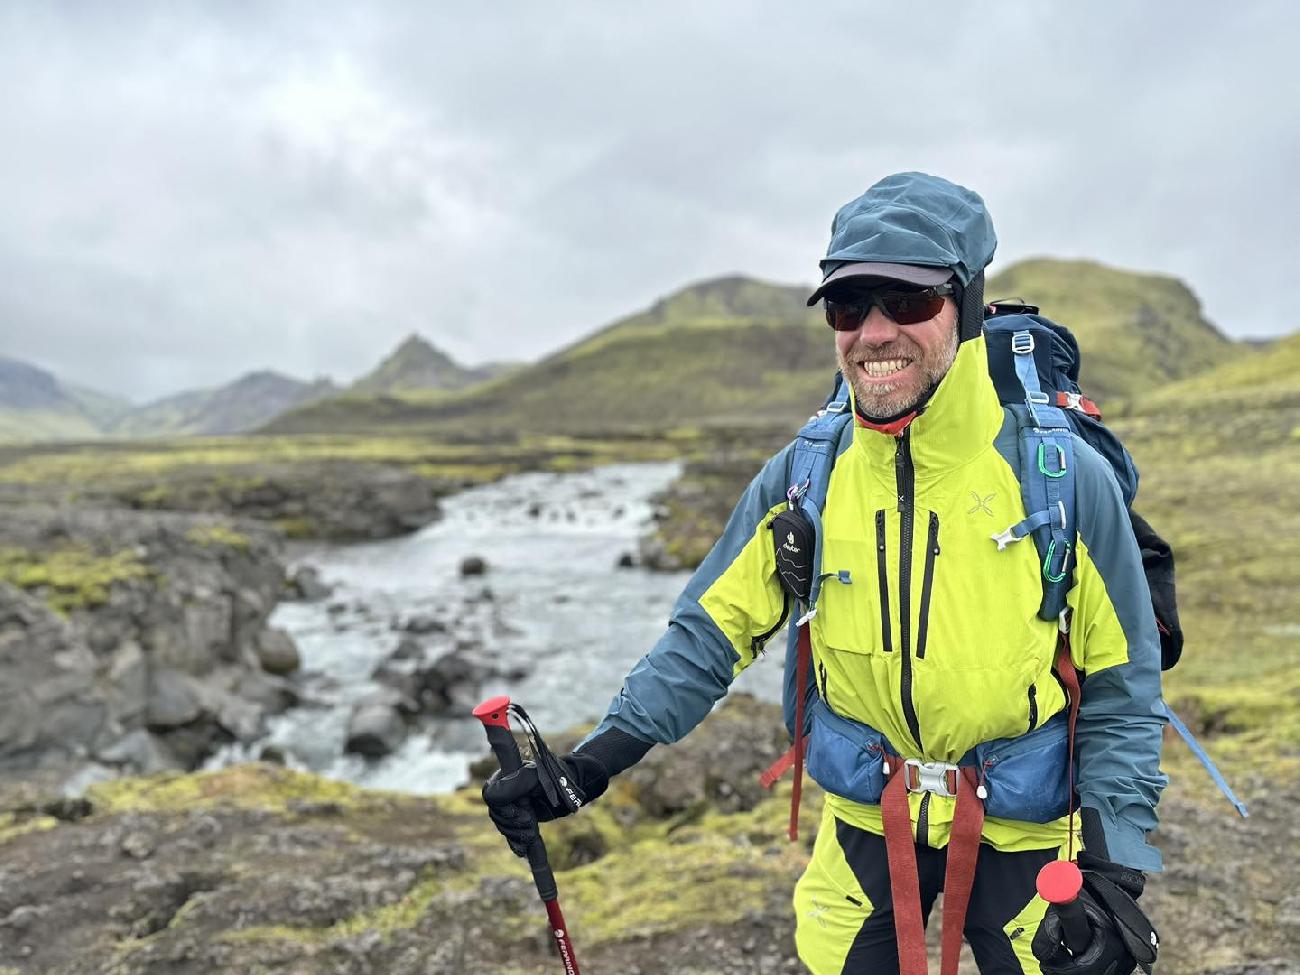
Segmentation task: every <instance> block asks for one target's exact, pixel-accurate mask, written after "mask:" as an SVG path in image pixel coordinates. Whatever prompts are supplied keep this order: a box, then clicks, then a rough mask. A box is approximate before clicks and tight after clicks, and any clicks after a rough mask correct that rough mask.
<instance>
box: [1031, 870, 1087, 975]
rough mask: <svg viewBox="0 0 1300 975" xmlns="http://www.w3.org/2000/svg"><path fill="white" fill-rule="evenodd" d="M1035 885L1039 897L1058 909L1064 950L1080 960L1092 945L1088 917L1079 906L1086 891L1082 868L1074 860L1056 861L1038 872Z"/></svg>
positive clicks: (1081, 906)
mask: <svg viewBox="0 0 1300 975" xmlns="http://www.w3.org/2000/svg"><path fill="white" fill-rule="evenodd" d="M1036 885H1037V887H1038V896H1039V897H1041V898H1042V899H1043V900H1045V901H1047V903H1049V904H1055V905H1056V908H1057V914H1059V915H1060V918H1061V928H1062V934H1063V935H1064V939H1063V941H1064V944H1065V947H1066V948H1067V949H1069V952H1070V954H1072V955H1075V956H1078V954H1079V953H1080V952H1082V951H1084V950H1086V949H1087V947H1088V945H1089V943H1090V942H1091V941H1092V927H1091V926H1090V925H1089V924H1088V915H1087V914H1085V913H1084V911H1083V905H1082V904H1080V903H1079V891H1081V890H1082V889H1083V873H1082V871H1080V870H1079V865H1078V864H1077V863H1075V862H1074V861H1073V860H1053V861H1052V862H1051V863H1048V864H1045V865H1044V866H1043V869H1042V870H1039V871H1038V880H1037V881H1036Z"/></svg>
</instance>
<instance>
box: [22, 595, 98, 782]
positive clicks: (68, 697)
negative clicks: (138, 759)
mask: <svg viewBox="0 0 1300 975" xmlns="http://www.w3.org/2000/svg"><path fill="white" fill-rule="evenodd" d="M95 674H96V662H95V658H94V656H93V654H92V653H91V652H90V650H89V649H88V648H87V647H86V645H85V643H84V642H83V641H82V640H81V639H80V637H79V635H78V634H77V633H76V631H75V630H74V629H73V628H72V627H71V626H69V625H68V623H67V622H66V621H64V620H63V619H61V618H60V617H59V616H58V615H57V614H55V613H54V612H53V611H51V610H50V609H49V608H48V607H47V606H46V605H45V604H44V603H42V602H41V601H40V600H38V599H36V598H34V597H32V596H29V595H27V594H26V593H24V592H22V591H21V590H19V589H16V588H14V587H13V586H10V585H9V584H7V583H4V582H0V768H6V769H14V768H17V769H22V768H35V767H37V766H38V765H48V764H52V763H57V762H58V761H61V760H69V759H78V758H80V757H82V756H84V755H86V754H88V753H89V751H90V750H91V748H92V746H93V745H94V743H95V742H96V741H97V740H98V738H99V736H100V734H101V732H103V731H104V730H105V729H106V727H107V725H108V724H109V720H110V715H109V711H108V705H107V703H106V702H105V700H104V698H103V696H102V694H101V693H100V692H99V691H98V689H97V687H96V684H95Z"/></svg>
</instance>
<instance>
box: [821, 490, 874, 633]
mask: <svg viewBox="0 0 1300 975" xmlns="http://www.w3.org/2000/svg"><path fill="white" fill-rule="evenodd" d="M880 516H881V517H880V524H881V525H882V526H883V524H884V518H883V516H884V512H883V511H882V512H880ZM883 539H884V533H883V527H882V529H881V532H880V535H879V538H878V539H877V540H876V541H871V540H866V541H864V540H862V539H849V538H833V537H829V536H828V537H827V538H826V541H825V542H824V543H823V551H822V572H823V573H825V574H826V578H825V579H824V580H823V581H822V587H821V595H820V597H819V599H818V600H817V615H816V616H815V617H814V618H813V629H814V631H815V635H816V636H818V637H820V639H819V641H818V642H819V643H821V645H823V646H825V647H826V648H828V649H830V650H834V651H837V652H843V653H854V654H878V653H885V652H888V651H889V650H890V649H891V648H892V647H891V643H892V627H891V625H890V619H889V575H888V564H887V562H886V558H885V551H884V548H883Z"/></svg>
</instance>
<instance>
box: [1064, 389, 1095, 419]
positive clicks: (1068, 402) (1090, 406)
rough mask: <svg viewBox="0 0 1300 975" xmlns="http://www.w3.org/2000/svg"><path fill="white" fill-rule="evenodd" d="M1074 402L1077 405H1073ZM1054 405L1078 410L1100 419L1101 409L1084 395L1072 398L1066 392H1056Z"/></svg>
mask: <svg viewBox="0 0 1300 975" xmlns="http://www.w3.org/2000/svg"><path fill="white" fill-rule="evenodd" d="M1076 402H1077V404H1078V405H1077V406H1076V405H1075V403H1076ZM1056 405H1057V406H1059V407H1060V408H1061V409H1063V410H1079V411H1080V412H1081V413H1087V414H1088V415H1089V416H1091V417H1095V418H1096V419H1098V420H1100V419H1101V409H1100V408H1099V407H1098V406H1097V404H1096V403H1094V402H1093V401H1092V400H1090V399H1088V397H1086V396H1080V397H1079V398H1078V400H1073V399H1072V398H1071V397H1070V395H1069V394H1068V393H1057V394H1056Z"/></svg>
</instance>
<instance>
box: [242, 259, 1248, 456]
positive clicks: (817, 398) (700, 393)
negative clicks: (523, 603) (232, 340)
mask: <svg viewBox="0 0 1300 975" xmlns="http://www.w3.org/2000/svg"><path fill="white" fill-rule="evenodd" d="M810 290H811V289H810V288H807V287H783V286H779V285H775V284H770V283H767V282H763V281H756V280H754V279H752V278H745V277H739V276H732V277H725V278H719V279H716V280H711V281H704V282H701V283H699V284H695V285H692V286H690V287H687V288H684V289H682V290H680V291H678V292H675V293H673V294H671V295H669V296H667V297H665V298H664V299H662V300H660V301H658V302H656V303H655V304H654V305H652V306H651V307H650V308H648V309H646V310H645V311H642V312H639V313H637V314H634V315H631V316H629V317H627V318H623V319H620V320H618V321H616V322H613V323H612V324H610V325H608V326H606V327H605V328H603V329H601V330H599V331H597V332H595V333H594V334H592V335H590V336H588V337H587V338H586V339H583V340H581V341H579V342H577V343H575V344H573V345H571V346H569V347H567V348H565V349H562V350H560V351H558V352H556V353H554V354H553V355H551V356H548V357H547V358H545V359H543V360H541V361H540V362H537V363H535V364H533V365H530V366H525V367H523V368H521V369H519V370H518V371H517V372H515V373H513V374H512V375H510V376H509V377H504V378H499V379H497V380H496V381H493V382H488V383H484V384H482V385H479V386H475V387H474V388H472V389H467V390H464V391H461V392H453V393H439V394H401V395H396V396H394V395H386V396H371V397H364V396H348V397H345V398H340V399H336V400H331V401H325V402H321V403H318V404H315V405H314V406H311V407H307V408H303V409H297V410H294V411H292V412H290V413H288V414H286V415H284V416H283V417H281V418H279V419H278V420H276V421H275V422H274V423H273V424H271V426H270V427H268V428H267V429H268V431H273V432H285V433H291V432H303V433H306V432H317V431H336V432H342V431H347V430H356V431H380V430H393V429H397V428H403V427H405V428H414V429H427V430H429V431H430V432H448V433H449V432H454V431H457V430H460V431H464V430H469V429H472V430H473V431H475V432H476V433H477V434H492V433H502V432H525V433H552V432H556V433H598V432H602V431H616V430H619V429H628V428H635V429H652V430H653V429H658V430H663V429H667V428H671V427H674V426H698V425H701V424H714V423H752V422H761V423H769V422H778V423H787V424H790V425H791V426H793V425H795V424H797V423H798V422H799V421H800V420H802V419H803V418H805V417H806V416H807V415H808V414H809V413H810V412H811V411H812V410H813V409H815V408H816V406H817V405H818V404H819V403H820V402H821V400H822V398H823V396H824V395H825V393H826V391H827V390H828V388H829V385H830V380H831V377H832V375H833V373H834V368H835V367H834V353H833V348H832V341H831V336H830V333H829V332H828V330H827V329H826V327H825V325H824V324H823V318H822V312H821V310H820V309H809V308H807V307H805V305H804V300H805V298H806V297H807V295H808V294H809V292H810ZM987 293H988V295H989V296H990V297H995V296H1010V295H1019V296H1021V297H1024V298H1025V299H1026V300H1028V301H1030V302H1033V303H1036V304H1040V305H1041V306H1042V308H1043V312H1044V314H1047V315H1049V316H1052V317H1055V318H1058V319H1059V320H1060V321H1063V322H1065V323H1067V324H1068V325H1069V326H1070V328H1071V329H1073V330H1074V332H1075V334H1076V335H1077V336H1078V338H1079V342H1080V345H1081V346H1082V348H1083V353H1084V368H1083V381H1084V388H1085V391H1086V392H1087V393H1088V394H1089V395H1090V396H1092V398H1094V399H1097V400H1099V401H1101V402H1102V404H1103V406H1104V405H1106V402H1107V401H1109V400H1111V399H1112V398H1132V397H1136V396H1138V395H1142V394H1144V393H1147V392H1150V391H1151V389H1152V388H1153V386H1155V385H1159V384H1161V383H1163V382H1167V381H1171V380H1175V379H1179V378H1182V377H1185V376H1190V375H1194V374H1196V373H1198V372H1202V371H1204V370H1206V369H1209V368H1211V367H1213V366H1215V365H1218V364H1220V363H1222V362H1225V361H1228V360H1230V359H1233V358H1235V357H1236V356H1238V355H1241V354H1243V353H1244V351H1245V349H1244V347H1243V345H1242V344H1241V343H1235V342H1232V341H1231V340H1229V339H1228V338H1226V337H1225V336H1224V335H1223V334H1222V333H1220V332H1219V331H1218V330H1217V329H1216V328H1214V326H1213V325H1211V324H1210V323H1209V322H1207V321H1206V320H1205V319H1204V317H1203V316H1202V314H1201V309H1200V304H1199V302H1198V301H1197V299H1196V297H1195V295H1193V294H1192V292H1191V291H1190V289H1188V288H1187V286H1186V285H1184V284H1183V283H1182V282H1180V281H1178V280H1176V279H1174V278H1170V277H1164V276H1160V275H1150V274H1138V273H1134V272H1131V271H1124V270H1119V269H1116V268H1108V267H1104V266H1103V265H1100V264H1096V263H1093V262H1088V261H1058V260H1047V259H1043V260H1034V261H1026V262H1024V263H1021V264H1017V265H1014V266H1012V267H1010V268H1008V269H1007V270H1006V271H1004V272H1002V273H1001V274H999V275H998V276H997V277H995V278H994V279H993V280H992V281H991V282H990V284H989V287H988V292H987Z"/></svg>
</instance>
